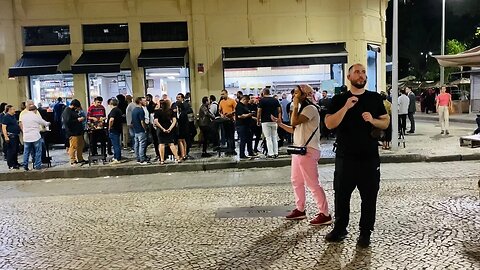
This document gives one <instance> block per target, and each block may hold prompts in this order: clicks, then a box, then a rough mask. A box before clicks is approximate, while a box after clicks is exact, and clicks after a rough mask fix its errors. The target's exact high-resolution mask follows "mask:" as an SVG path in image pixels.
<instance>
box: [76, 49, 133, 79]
mask: <svg viewBox="0 0 480 270" xmlns="http://www.w3.org/2000/svg"><path fill="white" fill-rule="evenodd" d="M127 52H128V51H125V50H115V51H85V52H83V54H82V56H80V58H79V59H78V61H77V62H76V63H75V64H74V65H72V73H74V74H82V73H119V72H120V70H121V66H122V63H123V62H124V61H126V60H127V59H126V56H127Z"/></svg>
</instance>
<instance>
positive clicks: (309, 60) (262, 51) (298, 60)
mask: <svg viewBox="0 0 480 270" xmlns="http://www.w3.org/2000/svg"><path fill="white" fill-rule="evenodd" d="M347 56H348V53H347V51H346V50H345V44H344V43H329V44H307V45H284V46H260V47H240V48H223V67H224V68H248V67H280V66H299V65H318V64H340V63H347Z"/></svg>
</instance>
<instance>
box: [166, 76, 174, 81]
mask: <svg viewBox="0 0 480 270" xmlns="http://www.w3.org/2000/svg"><path fill="white" fill-rule="evenodd" d="M167 79H169V80H175V77H174V76H168V77H167Z"/></svg>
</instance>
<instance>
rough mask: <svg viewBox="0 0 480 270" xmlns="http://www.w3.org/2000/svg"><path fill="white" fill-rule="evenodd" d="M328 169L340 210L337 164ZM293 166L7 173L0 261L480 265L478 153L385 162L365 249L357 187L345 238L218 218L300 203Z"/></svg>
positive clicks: (327, 181)
mask: <svg viewBox="0 0 480 270" xmlns="http://www.w3.org/2000/svg"><path fill="white" fill-rule="evenodd" d="M319 168H320V173H321V180H322V183H323V184H324V186H325V189H326V193H327V197H328V199H329V202H330V207H331V208H332V209H333V191H332V174H333V167H332V166H331V165H325V166H320V167H319ZM288 173H289V168H288V167H285V168H277V169H254V170H249V171H242V170H235V171H234V170H231V171H221V172H201V173H176V174H170V175H166V174H165V175H164V174H157V175H150V176H136V177H135V176H131V177H119V178H99V179H78V180H76V181H75V180H63V179H52V180H46V181H24V182H2V183H0V220H1V221H0V233H1V238H0V269H480V233H479V232H480V200H479V191H478V187H477V181H478V179H479V178H480V172H479V171H478V162H451V163H435V164H434V163H415V164H385V165H382V182H381V190H380V194H379V201H378V213H377V225H376V230H375V232H374V234H373V237H372V241H373V242H372V246H371V248H369V249H365V250H362V249H356V248H355V242H356V238H357V237H358V232H357V230H358V228H357V226H358V225H357V224H358V221H359V210H360V209H359V196H358V193H357V192H355V193H354V195H353V197H352V209H351V224H350V227H349V231H350V235H349V237H348V238H347V239H346V240H345V241H344V243H343V244H328V243H325V241H324V240H323V237H324V236H325V234H326V233H327V232H328V231H329V229H330V228H313V227H310V226H308V225H307V222H306V221H300V222H289V221H286V220H284V219H282V218H280V217H264V218H227V219H222V218H215V215H216V211H217V210H218V209H220V208H225V207H247V206H287V207H292V204H293V194H292V191H291V187H290V185H289V180H288V178H289V177H288ZM307 211H308V214H309V217H312V216H313V215H314V214H315V211H314V204H313V201H312V198H311V197H308V207H307Z"/></svg>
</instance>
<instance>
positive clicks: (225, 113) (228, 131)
mask: <svg viewBox="0 0 480 270" xmlns="http://www.w3.org/2000/svg"><path fill="white" fill-rule="evenodd" d="M220 95H221V96H222V100H221V101H220V104H219V107H220V117H221V118H222V119H223V122H222V123H221V124H222V125H223V129H224V131H225V137H224V139H222V141H223V140H225V141H226V142H227V151H226V152H225V154H226V155H229V156H235V155H236V154H237V153H236V152H235V108H236V107H237V102H236V101H235V100H234V99H233V98H230V97H229V96H228V92H227V90H225V89H223V90H222V91H221V93H220Z"/></svg>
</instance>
